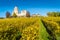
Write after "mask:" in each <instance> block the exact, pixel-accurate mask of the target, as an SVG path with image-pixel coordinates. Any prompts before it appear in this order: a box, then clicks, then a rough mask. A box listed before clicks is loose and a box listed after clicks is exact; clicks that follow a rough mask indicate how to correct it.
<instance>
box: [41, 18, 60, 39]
mask: <svg viewBox="0 0 60 40" xmlns="http://www.w3.org/2000/svg"><path fill="white" fill-rule="evenodd" d="M42 22H43V24H44V26H45V28H46V29H47V30H49V32H48V31H47V32H48V33H49V34H50V39H51V40H60V17H42Z"/></svg>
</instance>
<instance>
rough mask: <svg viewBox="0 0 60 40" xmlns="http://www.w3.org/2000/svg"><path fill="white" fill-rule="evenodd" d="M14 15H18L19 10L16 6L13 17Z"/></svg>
mask: <svg viewBox="0 0 60 40" xmlns="http://www.w3.org/2000/svg"><path fill="white" fill-rule="evenodd" d="M14 13H15V14H16V15H18V8H17V7H16V6H15V8H14V11H13V13H12V15H13V14H14Z"/></svg>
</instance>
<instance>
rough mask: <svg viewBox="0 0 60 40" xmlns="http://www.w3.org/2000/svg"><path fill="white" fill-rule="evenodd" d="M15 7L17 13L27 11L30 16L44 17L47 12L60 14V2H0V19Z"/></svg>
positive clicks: (54, 0)
mask: <svg viewBox="0 0 60 40" xmlns="http://www.w3.org/2000/svg"><path fill="white" fill-rule="evenodd" d="M15 6H17V7H18V9H19V11H21V10H28V11H29V12H30V13H31V15H32V14H35V13H39V14H40V15H46V13H47V12H52V11H55V12H56V11H58V12H60V0H0V17H5V15H6V11H9V12H10V13H12V11H13V9H14V7H15Z"/></svg>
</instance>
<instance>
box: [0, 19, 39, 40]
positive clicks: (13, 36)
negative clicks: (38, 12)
mask: <svg viewBox="0 0 60 40" xmlns="http://www.w3.org/2000/svg"><path fill="white" fill-rule="evenodd" d="M39 21H40V19H39V18H6V19H0V40H39V29H40V26H39V25H40V23H39Z"/></svg>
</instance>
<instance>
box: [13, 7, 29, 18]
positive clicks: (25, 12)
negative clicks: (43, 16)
mask: <svg viewBox="0 0 60 40" xmlns="http://www.w3.org/2000/svg"><path fill="white" fill-rule="evenodd" d="M14 13H15V14H16V15H17V17H21V16H23V17H26V16H27V15H26V14H27V13H28V11H26V10H22V11H21V12H20V13H19V12H18V8H17V7H15V8H14V10H13V12H12V15H13V14H14ZM29 14H30V13H29Z"/></svg>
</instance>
